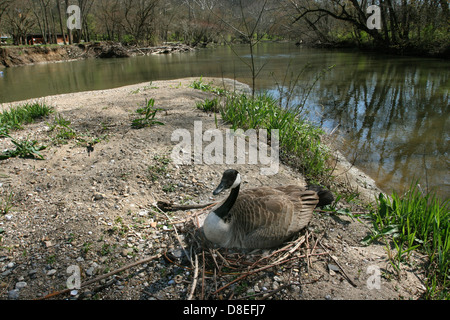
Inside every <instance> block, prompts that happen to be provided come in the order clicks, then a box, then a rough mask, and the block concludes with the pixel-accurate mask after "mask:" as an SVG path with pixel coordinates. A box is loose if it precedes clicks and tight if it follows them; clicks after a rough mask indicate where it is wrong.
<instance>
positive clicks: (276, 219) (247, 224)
mask: <svg viewBox="0 0 450 320" xmlns="http://www.w3.org/2000/svg"><path fill="white" fill-rule="evenodd" d="M318 202H319V197H318V195H317V193H316V192H314V191H312V190H307V189H306V188H304V187H299V186H295V185H288V186H282V187H275V188H270V187H260V188H257V189H247V190H245V191H242V192H241V193H240V194H239V197H238V198H237V200H236V202H235V203H234V205H233V207H232V208H231V210H230V211H229V214H228V216H227V217H226V219H225V222H226V223H228V230H227V232H228V236H227V240H226V243H222V244H221V245H222V246H226V247H241V248H270V247H274V246H277V245H279V244H281V243H283V242H284V241H286V240H287V239H288V238H290V237H291V236H292V235H293V234H294V233H296V232H298V231H300V230H301V229H302V228H304V227H305V226H306V225H307V224H308V223H309V221H310V220H311V218H312V214H313V210H314V208H315V207H316V205H317V203H318Z"/></svg>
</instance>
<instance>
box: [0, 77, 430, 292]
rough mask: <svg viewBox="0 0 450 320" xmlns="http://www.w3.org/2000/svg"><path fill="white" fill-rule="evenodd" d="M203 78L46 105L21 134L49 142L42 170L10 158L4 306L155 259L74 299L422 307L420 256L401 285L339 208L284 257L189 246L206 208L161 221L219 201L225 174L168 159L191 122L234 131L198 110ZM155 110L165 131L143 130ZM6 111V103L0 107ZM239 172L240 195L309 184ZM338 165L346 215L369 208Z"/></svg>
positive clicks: (381, 250) (362, 226) (292, 177)
mask: <svg viewBox="0 0 450 320" xmlns="http://www.w3.org/2000/svg"><path fill="white" fill-rule="evenodd" d="M194 80H196V79H179V80H172V81H155V82H152V83H142V84H136V85H132V86H126V87H121V88H117V89H111V90H101V91H92V92H82V93H71V94H64V95H58V96H50V97H46V98H43V99H39V101H40V102H42V103H45V104H47V105H49V106H52V107H54V108H55V114H53V115H52V116H50V118H49V119H45V120H43V121H40V122H37V123H35V124H31V125H27V126H26V127H25V128H24V130H20V131H16V132H12V133H11V135H12V136H13V137H14V138H15V139H19V140H20V139H24V138H27V137H32V138H33V139H35V140H37V141H38V143H39V144H45V145H47V146H48V147H47V149H46V150H44V151H42V154H43V156H44V158H45V160H42V161H37V160H33V159H16V158H11V159H8V160H6V161H2V164H1V169H0V191H1V195H2V196H3V197H5V195H7V194H14V198H13V199H14V201H13V205H14V206H13V208H12V209H11V210H10V211H9V212H8V213H7V214H6V215H0V228H1V230H2V231H1V234H0V237H1V238H0V239H1V240H0V241H1V242H0V297H1V298H2V299H35V298H44V297H46V296H47V295H48V294H51V293H52V292H55V291H60V290H63V289H64V288H65V287H66V283H67V279H68V274H67V272H66V270H67V268H68V267H70V266H73V265H75V266H79V267H80V268H81V270H82V282H85V281H88V280H95V279H96V278H97V277H99V276H101V275H103V274H105V273H108V272H111V271H114V270H118V269H120V268H121V267H123V266H127V265H129V264H131V263H135V262H139V261H141V259H144V258H146V257H150V256H154V255H156V258H154V259H153V260H150V261H147V262H146V263H145V264H142V265H140V267H134V268H131V267H130V268H129V269H126V270H125V271H123V272H122V273H120V274H118V275H115V276H111V277H108V278H107V279H104V280H102V281H98V282H96V281H93V284H92V285H90V286H86V287H83V288H82V289H81V290H78V291H77V292H73V294H74V296H73V297H74V298H80V299H81V298H86V299H151V300H158V299H165V300H185V299H186V298H187V297H189V296H190V294H191V292H193V297H194V298H195V299H201V298H204V299H217V300H218V299H239V298H249V297H253V298H255V299H259V298H262V297H266V298H267V299H417V298H419V297H420V296H421V294H422V293H423V290H424V287H423V285H422V280H423V275H424V272H423V265H424V263H425V261H424V257H422V256H421V255H418V254H416V253H412V256H411V260H410V264H409V265H405V266H402V270H401V273H400V275H399V276H397V273H395V272H394V271H393V270H392V269H391V268H390V264H389V257H388V255H387V253H386V251H385V247H384V245H382V244H380V243H374V244H372V245H370V246H368V247H366V246H363V245H361V242H360V240H361V239H363V238H364V237H365V236H366V235H367V234H368V233H369V226H368V225H367V223H366V222H364V220H362V221H357V220H355V219H352V218H350V217H349V216H348V215H345V214H336V212H337V211H336V212H335V213H332V212H318V213H317V214H316V215H315V217H314V218H313V220H312V221H311V223H310V225H309V226H308V228H307V230H305V232H306V231H307V232H306V233H305V232H302V234H301V235H300V237H299V238H298V239H297V240H295V241H294V242H293V243H292V244H291V247H289V249H285V251H279V252H276V251H274V250H270V251H266V252H263V253H262V252H256V253H252V254H244V253H239V252H238V253H233V252H229V251H227V250H219V251H217V252H216V253H214V252H215V251H210V250H208V249H206V250H203V249H201V250H200V249H199V247H197V242H196V241H194V240H195V239H196V238H193V237H192V230H193V229H192V227H193V225H192V224H193V223H195V221H196V220H195V219H193V217H195V216H196V215H197V214H199V215H200V216H203V215H204V211H202V210H193V209H191V210H178V211H175V212H168V213H164V212H162V211H161V210H159V209H158V208H157V207H156V206H157V203H158V201H165V202H173V203H176V204H184V205H190V204H198V203H200V204H204V203H210V202H215V201H219V200H220V199H216V198H213V197H212V190H213V189H214V187H215V186H216V184H217V183H218V180H219V179H220V176H221V174H222V172H223V171H224V170H225V169H226V168H228V167H229V166H228V165H204V164H203V165H194V166H181V165H176V164H174V163H172V162H171V161H170V155H171V151H172V150H173V148H174V146H175V145H176V142H172V141H171V135H172V133H173V132H174V131H175V130H177V129H186V130H188V131H189V132H191V134H192V133H193V130H194V121H202V128H203V130H208V129H213V128H216V125H218V126H219V127H218V128H219V129H221V130H225V128H227V125H225V124H223V123H222V122H221V121H220V119H217V121H216V119H215V117H214V116H213V115H212V114H209V113H205V112H203V111H200V110H198V109H197V108H196V105H197V103H199V102H204V101H205V100H206V99H212V98H214V94H213V93H211V92H202V91H199V90H195V89H193V88H191V87H190V86H191V84H192V83H193V81H194ZM203 80H204V81H205V82H206V81H210V80H211V81H214V84H215V85H216V86H222V85H225V86H226V88H227V89H229V90H233V89H234V88H235V87H237V89H239V90H245V89H246V86H245V85H242V84H240V83H236V82H234V81H232V80H222V79H220V80H218V79H203ZM149 99H154V101H155V107H157V108H160V109H161V110H160V111H158V112H157V113H156V115H155V119H156V120H158V121H161V122H162V123H164V125H163V126H153V127H147V128H142V129H132V128H131V123H132V120H133V119H135V118H136V117H137V116H138V115H137V114H136V110H137V109H138V108H140V107H144V106H145V105H146V101H148V100H149ZM22 103H23V102H17V103H15V104H22ZM9 106H10V104H4V105H0V109H2V108H9ZM62 119H64V120H66V121H65V122H64V121H62ZM57 123H59V125H57ZM61 123H63V124H65V125H61ZM69 128H70V130H68V129H69ZM67 132H70V133H72V134H71V135H67ZM87 141H90V142H92V143H94V146H93V150H91V149H87V146H88V145H86V142H87ZM11 147H12V146H11V145H10V144H9V142H8V141H6V140H5V139H2V140H0V149H2V150H4V149H6V148H11ZM232 167H234V168H236V169H238V170H239V171H240V172H241V174H242V176H243V179H244V182H243V188H248V187H255V186H260V185H273V186H275V185H281V184H288V183H295V184H300V185H303V184H305V180H304V178H303V176H302V175H301V174H300V173H299V172H296V171H295V170H293V169H292V168H290V167H288V166H286V165H284V164H281V165H280V170H279V173H278V174H277V175H276V176H261V175H260V170H259V169H260V167H259V166H255V165H232ZM336 168H337V169H336V171H335V173H334V174H335V175H336V182H335V183H334V184H333V185H332V186H331V190H332V191H333V192H334V193H335V195H342V197H340V198H339V201H338V203H337V204H336V208H337V209H338V210H339V211H340V212H352V213H354V214H357V213H358V212H359V213H361V212H364V211H365V210H367V207H366V205H365V204H366V201H365V200H362V199H357V198H353V197H349V196H348V197H347V196H345V195H350V194H351V195H355V194H357V193H359V194H360V195H361V196H363V195H365V196H366V197H367V199H372V200H373V195H374V194H376V193H377V192H379V190H378V189H377V188H376V186H375V185H371V184H370V183H369V182H370V178H369V177H367V176H364V174H363V173H362V172H361V171H359V170H357V169H355V168H353V167H352V166H350V165H349V164H348V162H346V161H345V159H344V158H341V159H340V160H339V161H338V163H337V166H336ZM348 181H353V182H354V185H353V186H350V185H349V184H348ZM302 236H303V238H302ZM302 239H303V240H302ZM294 246H295V249H294ZM184 249H186V251H187V252H188V254H189V255H190V254H194V255H196V256H197V260H198V267H197V268H195V266H193V265H191V264H190V263H189V261H188V260H187V257H186V253H185V251H184ZM290 249H293V250H292V251H291V250H290ZM191 250H192V252H191ZM198 250H200V251H198ZM288 250H289V251H288ZM189 252H191V253H189ZM211 253H214V255H211ZM268 254H271V255H272V256H270V255H269V256H267V255H268ZM277 254H282V255H284V258H283V257H279V256H277ZM261 255H263V256H266V257H279V258H280V259H285V260H280V261H278V263H277V264H275V263H274V261H273V260H271V259H268V258H267V260H264V259H263V260H264V261H266V264H265V265H263V267H261V264H254V265H255V266H257V267H261V269H262V270H260V271H257V272H256V271H255V272H254V273H251V274H249V275H248V276H247V277H245V278H242V280H241V281H236V282H234V283H231V282H232V281H233V280H236V276H235V272H239V273H240V275H243V274H245V273H246V272H248V270H249V269H248V268H250V267H249V265H247V264H248V263H252V262H251V261H253V262H254V261H255V260H252V259H260V258H261V257H262V256H261ZM192 257H193V258H192V259H194V256H192ZM286 257H287V258H286ZM277 259H278V258H277ZM214 261H215V262H214ZM224 263H225V266H224ZM270 263H274V264H273V266H271V265H270ZM227 264H228V265H227ZM225 267H226V268H225ZM202 270H204V271H202ZM214 270H215V271H214ZM233 270H234V271H233ZM373 270H375V271H376V270H379V271H381V274H380V278H377V279H379V280H380V282H375V284H379V285H380V286H379V287H378V286H377V287H376V288H374V287H373V283H372V282H370V281H371V280H373V279H375V278H373V277H372V278H371V276H373V275H374V271H373ZM196 271H197V272H196ZM195 274H197V275H198V276H197V277H195ZM195 283H196V284H197V287H196V290H194V291H192V285H193V284H195ZM218 289H221V290H219V292H217V291H218ZM68 296H69V295H68V294H65V295H59V296H56V297H55V298H56V299H62V298H67V297H68Z"/></svg>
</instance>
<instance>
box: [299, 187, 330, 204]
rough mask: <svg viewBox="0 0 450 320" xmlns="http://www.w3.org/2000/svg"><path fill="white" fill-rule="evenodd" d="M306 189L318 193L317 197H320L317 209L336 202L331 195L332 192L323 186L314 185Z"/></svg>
mask: <svg viewBox="0 0 450 320" xmlns="http://www.w3.org/2000/svg"><path fill="white" fill-rule="evenodd" d="M306 188H307V189H308V190H312V191H315V192H316V193H317V195H318V196H319V203H318V204H317V207H319V208H321V207H324V206H326V205H329V204H331V203H332V202H333V201H334V196H333V193H331V191H330V190H328V189H325V188H324V187H322V186H319V185H315V184H314V185H308V186H307V187H306Z"/></svg>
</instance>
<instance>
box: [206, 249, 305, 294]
mask: <svg viewBox="0 0 450 320" xmlns="http://www.w3.org/2000/svg"><path fill="white" fill-rule="evenodd" d="M295 259H297V257H295V258H290V259H287V260H285V261H280V262H278V263H273V264H270V265H267V266H265V267H262V268H259V269H256V270H253V271H250V272H247V273H246V274H243V275H242V276H240V277H239V278H237V279H235V280H233V281H231V282H229V283H228V284H226V285H224V286H223V287H221V288H220V289H218V290H216V291H215V292H213V295H215V294H217V293H219V292H220V291H222V290H223V289H225V288H228V287H229V286H231V285H232V284H233V283H236V282H238V281H241V280H242V279H244V278H245V277H248V276H249V275H252V274H254V273H257V272H260V271H263V270H266V269H269V268H272V267H275V266H277V265H279V264H282V263H285V262H289V261H292V260H295Z"/></svg>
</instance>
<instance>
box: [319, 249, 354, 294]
mask: <svg viewBox="0 0 450 320" xmlns="http://www.w3.org/2000/svg"><path fill="white" fill-rule="evenodd" d="M319 244H320V246H321V247H322V249H323V250H324V251H325V253H327V254H328V256H329V257H330V258H331V259H332V260H333V261H334V262H335V263H336V264H337V266H338V267H339V269H341V272H342V274H343V275H344V277H345V278H346V279H347V281H348V282H349V283H350V284H351V285H352V286H353V287H355V288H356V287H357V285H356V283H354V282H353V280H352V279H351V278H350V277H349V276H348V275H347V273H346V272H345V270H344V268H342V266H341V265H340V264H339V262H337V261H336V259H335V258H333V256H332V255H331V254H330V253H329V252H328V251H327V249H325V247H324V246H323V245H322V243H321V242H319Z"/></svg>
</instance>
